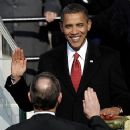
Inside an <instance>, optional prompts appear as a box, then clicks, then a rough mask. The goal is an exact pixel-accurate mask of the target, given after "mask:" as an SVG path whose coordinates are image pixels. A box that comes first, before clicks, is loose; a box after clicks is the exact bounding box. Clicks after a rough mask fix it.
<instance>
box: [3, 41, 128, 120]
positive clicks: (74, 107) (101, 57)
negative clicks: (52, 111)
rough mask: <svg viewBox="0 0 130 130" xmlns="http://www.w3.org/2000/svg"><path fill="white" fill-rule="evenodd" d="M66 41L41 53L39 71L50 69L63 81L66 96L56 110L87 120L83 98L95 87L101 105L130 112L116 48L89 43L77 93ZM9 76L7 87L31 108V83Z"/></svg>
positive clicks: (63, 91) (19, 101)
mask: <svg viewBox="0 0 130 130" xmlns="http://www.w3.org/2000/svg"><path fill="white" fill-rule="evenodd" d="M66 50H67V49H66V45H62V46H60V47H58V48H55V49H53V50H51V51H49V52H47V53H45V54H43V55H41V58H40V62H39V68H38V69H39V72H42V71H49V72H51V73H53V74H54V75H55V76H56V77H57V78H58V79H59V81H60V84H61V89H62V93H63V99H62V102H61V104H60V105H59V107H58V109H57V112H56V114H57V115H58V116H60V117H63V118H66V119H69V120H74V121H78V122H86V118H85V116H84V113H83V107H82V100H83V97H84V91H85V90H86V89H87V88H88V87H92V88H93V89H94V90H95V91H96V93H97V96H98V98H99V102H100V105H101V108H105V107H111V106H121V107H122V108H123V110H124V114H130V104H129V103H128V99H130V94H129V93H127V86H126V84H125V82H124V79H123V75H122V71H121V68H120V62H119V55H118V53H117V52H115V51H114V50H112V49H108V48H104V47H97V46H95V45H93V44H92V43H88V49H87V54H86V60H85V65H84V71H83V75H82V78H81V82H80V85H79V89H78V91H77V93H76V92H75V91H74V88H73V85H72V82H71V78H70V76H69V71H68V60H67V51H66ZM10 85H11V81H10V77H8V79H7V82H6V85H5V87H6V88H7V90H8V91H9V92H10V93H11V95H12V96H13V97H14V99H15V101H16V102H17V103H18V105H19V107H20V108H22V109H23V110H25V111H26V110H29V109H31V104H30V103H29V100H28V97H27V92H28V89H27V86H26V84H25V81H24V79H23V78H22V79H21V80H20V81H19V82H18V83H17V84H15V85H14V86H12V87H9V86H10Z"/></svg>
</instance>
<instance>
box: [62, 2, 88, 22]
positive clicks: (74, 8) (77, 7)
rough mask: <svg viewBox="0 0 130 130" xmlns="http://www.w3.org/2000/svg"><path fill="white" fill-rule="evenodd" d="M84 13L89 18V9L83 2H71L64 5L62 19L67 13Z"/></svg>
mask: <svg viewBox="0 0 130 130" xmlns="http://www.w3.org/2000/svg"><path fill="white" fill-rule="evenodd" d="M80 12H82V13H84V14H85V16H86V18H88V17H89V16H88V10H87V9H86V8H85V7H84V6H83V5H81V4H77V3H71V4H68V5H67V6H65V7H64V9H63V10H62V12H61V21H63V20H64V15H65V14H74V13H80Z"/></svg>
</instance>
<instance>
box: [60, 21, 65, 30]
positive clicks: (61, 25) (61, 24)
mask: <svg viewBox="0 0 130 130" xmlns="http://www.w3.org/2000/svg"><path fill="white" fill-rule="evenodd" d="M59 24H60V30H61V32H64V31H63V23H62V22H60V23H59Z"/></svg>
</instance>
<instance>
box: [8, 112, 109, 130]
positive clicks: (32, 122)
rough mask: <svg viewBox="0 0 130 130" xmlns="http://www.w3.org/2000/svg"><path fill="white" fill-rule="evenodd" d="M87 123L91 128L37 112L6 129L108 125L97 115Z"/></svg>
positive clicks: (73, 129) (76, 129)
mask: <svg viewBox="0 0 130 130" xmlns="http://www.w3.org/2000/svg"><path fill="white" fill-rule="evenodd" d="M89 124H90V127H91V128H90V127H88V126H87V125H83V124H80V123H75V122H72V121H68V120H63V119H60V118H57V117H56V116H53V115H50V114H37V115H34V116H32V117H31V118H30V119H28V120H25V121H24V122H22V123H19V124H16V125H13V126H11V127H9V128H7V129H6V130H37V129H38V130H109V128H108V126H107V125H106V124H105V123H104V121H103V120H101V118H100V117H98V116H95V117H92V119H91V120H90V122H89Z"/></svg>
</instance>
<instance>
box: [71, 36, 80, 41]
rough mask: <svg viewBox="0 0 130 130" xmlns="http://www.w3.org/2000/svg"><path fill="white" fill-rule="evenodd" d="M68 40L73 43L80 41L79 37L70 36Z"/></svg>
mask: <svg viewBox="0 0 130 130" xmlns="http://www.w3.org/2000/svg"><path fill="white" fill-rule="evenodd" d="M70 39H71V40H72V41H73V42H77V41H79V40H80V36H71V37H70Z"/></svg>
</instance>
